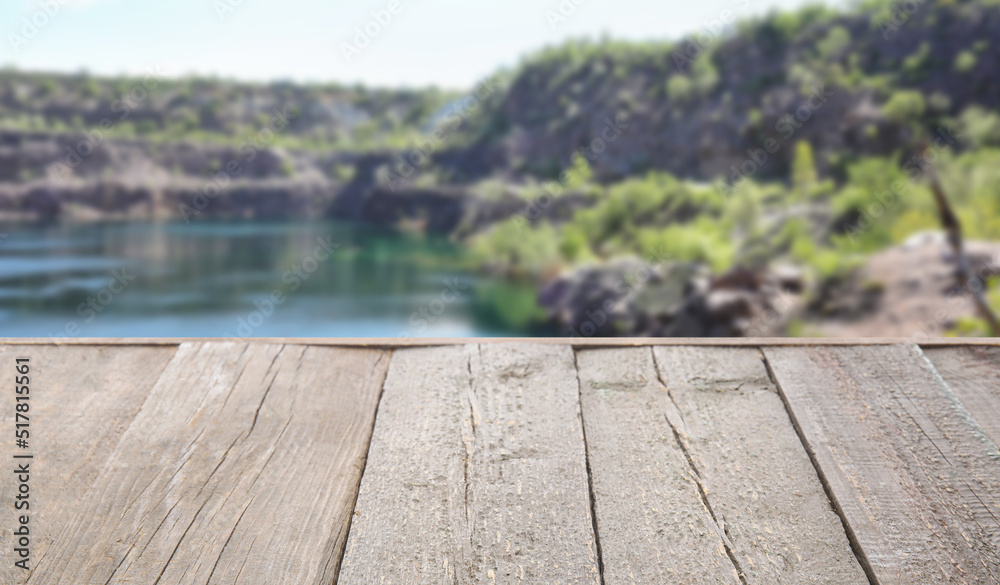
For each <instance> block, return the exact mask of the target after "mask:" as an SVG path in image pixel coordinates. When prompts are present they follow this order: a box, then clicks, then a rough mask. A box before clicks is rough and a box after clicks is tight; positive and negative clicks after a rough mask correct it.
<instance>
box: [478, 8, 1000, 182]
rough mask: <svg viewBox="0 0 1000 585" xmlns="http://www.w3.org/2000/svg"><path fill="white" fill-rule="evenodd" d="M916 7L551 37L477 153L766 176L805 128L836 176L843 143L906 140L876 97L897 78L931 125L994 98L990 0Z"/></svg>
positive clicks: (846, 147) (888, 94) (524, 166)
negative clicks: (628, 39)
mask: <svg viewBox="0 0 1000 585" xmlns="http://www.w3.org/2000/svg"><path fill="white" fill-rule="evenodd" d="M916 5H918V6H919V7H918V8H917V9H916V11H914V12H912V14H911V11H910V5H905V4H904V3H893V5H892V6H890V5H889V4H888V3H886V4H884V5H882V8H880V9H871V10H858V11H856V12H855V13H853V14H844V15H823V14H822V10H812V13H814V16H812V17H810V16H808V14H807V13H808V11H807V13H800V14H799V15H791V14H785V15H783V16H782V17H773V18H763V19H759V20H757V21H755V22H752V23H745V24H746V26H741V27H739V30H738V32H735V33H734V34H732V35H723V36H718V35H715V34H708V35H707V36H708V37H709V38H708V40H707V42H706V41H704V40H702V41H699V39H704V37H705V36H706V34H707V33H706V31H700V33H701V36H700V37H695V38H693V39H688V40H684V41H681V42H680V43H678V44H677V45H675V46H670V45H667V44H664V45H657V44H652V45H649V46H646V47H642V48H636V47H629V46H627V45H626V46H622V45H621V44H620V43H618V44H616V43H614V42H609V43H607V45H600V44H593V45H586V44H582V45H579V46H573V47H567V48H553V49H551V50H549V51H546V52H543V53H542V54H540V55H538V56H536V58H534V59H531V60H529V61H528V62H527V64H526V65H525V66H524V67H523V68H522V70H521V71H519V74H518V75H517V76H516V77H515V79H514V80H513V82H512V84H511V87H510V89H509V91H508V92H507V93H506V94H504V95H503V96H502V99H498V100H496V101H495V102H491V104H490V107H489V108H488V109H487V110H486V111H485V113H484V115H483V118H484V119H483V122H482V124H480V128H479V130H480V135H479V136H480V142H479V144H478V147H479V150H478V154H479V155H480V158H481V160H483V161H486V160H492V161H497V160H503V161H505V163H504V164H505V165H506V166H507V167H510V168H514V169H520V170H522V171H524V172H528V173H541V174H543V175H544V174H551V173H552V172H556V173H557V172H559V171H560V170H562V169H565V168H567V167H568V166H569V164H570V160H571V157H572V156H573V154H574V153H577V152H583V153H584V154H585V155H586V156H587V157H588V158H589V159H590V162H591V165H592V166H593V167H594V170H595V172H596V173H597V175H598V176H599V177H601V178H604V179H613V178H617V177H622V176H626V175H629V174H634V173H636V172H643V171H645V170H646V169H651V168H652V169H660V170H665V171H668V172H670V173H672V174H674V175H676V176H678V177H682V178H692V179H697V180H713V179H714V178H715V177H718V176H723V177H726V178H727V179H728V178H731V176H732V175H733V173H734V170H735V171H736V172H738V173H739V174H740V175H752V176H755V177H758V178H765V179H766V178H784V177H786V176H787V174H788V170H789V167H790V164H791V160H792V154H793V151H794V148H792V147H793V146H794V143H795V142H797V141H800V140H804V141H807V142H809V143H810V144H812V146H813V148H814V149H815V150H816V161H817V165H818V166H819V170H820V172H821V173H822V174H834V175H836V173H837V172H839V171H841V170H842V169H840V168H839V167H838V166H837V165H838V164H839V163H838V161H840V160H841V159H842V158H843V155H844V154H845V153H846V154H848V155H849V157H858V156H866V155H889V154H891V153H893V152H894V151H895V150H896V149H897V148H899V146H900V143H901V142H905V141H906V140H908V139H909V130H908V127H909V124H910V122H911V121H912V120H900V119H899V118H898V117H897V116H895V115H891V114H889V113H887V111H888V110H887V108H886V107H885V106H886V104H888V103H889V102H890V100H891V98H892V97H893V94H894V93H895V92H898V91H900V90H910V91H913V92H916V93H918V94H919V95H921V96H923V97H924V98H925V100H926V108H923V106H921V111H922V112H923V115H922V116H917V117H918V118H921V121H922V122H924V123H927V124H929V125H930V126H932V127H934V126H937V125H938V123H937V122H934V121H932V120H931V118H932V117H934V116H938V117H941V116H954V115H956V114H958V113H960V112H962V111H963V110H964V109H965V108H967V107H969V106H972V105H978V106H982V107H984V108H987V109H992V110H995V109H997V108H998V107H1000V78H998V77H997V76H996V74H995V63H997V61H998V60H1000V43H997V42H996V37H997V31H998V27H1000V6H997V5H995V4H989V3H987V2H968V1H961V0H959V1H958V2H950V3H919V2H918V3H917V4H916ZM963 59H964V64H961V63H962V60H963ZM768 141H773V142H771V143H770V144H771V148H766V147H767V145H768V144H769V142H768ZM465 164H466V165H468V164H469V163H468V162H466V163H465ZM495 165H496V163H495V162H494V163H493V166H494V168H495Z"/></svg>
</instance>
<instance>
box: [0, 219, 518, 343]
mask: <svg viewBox="0 0 1000 585" xmlns="http://www.w3.org/2000/svg"><path fill="white" fill-rule="evenodd" d="M0 232H6V233H8V234H9V235H8V237H6V238H5V239H3V240H2V241H0V334H2V335H6V336H53V335H54V336H178V337H182V336H211V337H214V336H232V335H238V336H249V335H252V336H256V337H262V336H340V337H345V336H348V337H354V336H357V337H362V336H364V337H368V336H378V337H394V336H398V335H401V334H402V335H413V336H452V335H454V336H467V335H504V334H510V333H515V332H514V331H511V330H510V329H509V328H505V327H503V326H502V325H500V324H499V323H495V322H492V323H491V322H489V320H488V319H487V318H485V317H484V316H483V315H485V314H488V313H492V312H493V311H490V310H488V309H487V310H484V309H483V308H482V307H477V306H476V294H475V291H476V290H477V289H479V288H480V287H482V286H484V285H486V286H488V285H489V283H484V282H481V281H478V280H477V279H475V278H474V277H472V276H470V275H469V274H468V273H466V272H465V271H464V270H463V269H462V267H463V258H462V253H461V250H460V249H459V248H458V247H457V246H455V245H453V244H451V243H450V242H448V241H447V240H445V239H443V238H436V237H430V236H422V235H415V234H396V233H389V232H386V231H382V230H378V229H375V228H372V227H367V226H358V225H355V224H344V223H336V222H289V223H248V222H238V223H197V224H191V225H187V224H183V223H168V224H135V223H130V224H120V223H119V224H84V225H48V226H41V225H39V226H31V227H23V226H14V227H11V226H8V227H5V228H0ZM449 291H450V292H449Z"/></svg>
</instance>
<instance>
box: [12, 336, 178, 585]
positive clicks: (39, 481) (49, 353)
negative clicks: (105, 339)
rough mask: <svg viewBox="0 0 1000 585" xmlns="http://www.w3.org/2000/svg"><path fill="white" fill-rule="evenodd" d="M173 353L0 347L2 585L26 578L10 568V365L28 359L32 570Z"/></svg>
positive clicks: (159, 349) (169, 350)
mask: <svg viewBox="0 0 1000 585" xmlns="http://www.w3.org/2000/svg"><path fill="white" fill-rule="evenodd" d="M174 349H175V348H173V347H169V346H166V347H155V348H153V347H150V348H142V347H121V348H116V347H87V346H74V347H56V346H11V345H7V346H0V368H2V371H3V372H4V373H5V381H6V382H8V384H5V385H4V389H5V390H8V389H9V392H5V393H4V395H3V397H2V402H3V407H2V408H0V412H2V413H3V419H2V422H0V428H2V430H3V434H2V436H3V441H2V442H0V456H2V457H3V460H4V462H5V467H10V470H8V471H7V472H6V473H2V474H0V502H3V504H2V506H3V508H2V509H3V511H4V512H3V514H2V515H0V530H2V531H3V535H2V537H0V543H2V546H0V582H2V583H10V584H14V583H23V582H24V580H25V579H27V577H28V572H27V571H22V570H21V569H16V568H15V567H14V561H15V555H14V550H13V546H11V544H10V541H9V537H10V535H11V534H12V532H13V530H14V528H15V527H14V517H15V512H14V510H13V506H12V504H11V503H12V502H13V501H14V494H15V493H16V492H15V490H16V489H17V486H16V482H15V476H14V474H13V473H11V471H13V467H11V465H12V464H11V463H10V462H11V461H13V456H14V455H15V452H14V451H15V450H16V449H15V447H14V445H13V443H14V432H13V431H14V422H15V421H14V392H13V388H11V386H13V383H14V376H15V371H14V363H15V362H14V360H15V359H17V358H22V357H27V358H30V360H31V361H30V362H29V364H30V373H29V376H28V377H29V380H28V382H29V388H30V392H31V393H30V395H29V396H30V399H29V404H30V410H29V412H28V413H27V414H28V416H29V417H30V419H29V424H30V425H31V427H30V428H29V431H30V432H31V436H30V437H29V439H28V441H29V443H28V447H29V448H28V449H26V450H17V451H19V452H18V453H17V454H24V453H31V454H32V455H34V459H32V460H31V461H30V464H29V468H30V470H31V473H30V482H29V485H30V488H31V492H30V499H29V500H28V502H29V505H30V509H29V510H28V511H29V512H30V518H31V520H30V522H29V529H30V531H31V534H30V538H31V544H30V547H29V548H30V550H31V558H30V562H29V563H28V566H29V567H31V568H32V569H34V568H35V567H36V566H37V564H38V561H39V559H41V558H44V557H45V555H46V554H47V552H48V549H49V547H50V546H51V544H52V541H53V540H54V539H55V537H56V536H57V535H58V534H59V533H60V532H62V530H63V526H64V525H65V524H66V522H67V521H68V520H69V518H70V516H71V515H72V514H73V512H74V511H76V510H77V509H78V507H79V503H80V499H81V498H82V497H83V496H84V494H85V493H86V491H87V488H89V487H90V485H91V484H92V483H93V481H94V479H95V478H96V477H97V474H98V472H99V471H100V470H101V468H103V467H104V462H105V461H106V460H107V458H108V455H109V454H110V452H111V449H113V448H114V445H116V444H117V443H118V440H119V438H120V437H121V435H122V433H124V432H125V429H126V428H127V427H128V424H129V422H130V421H131V420H132V418H133V417H134V416H135V414H136V412H138V411H139V407H140V406H141V405H142V403H143V402H144V401H145V400H146V397H147V395H148V393H149V391H150V389H151V388H152V387H153V384H155V383H156V380H157V378H159V376H160V374H161V373H162V372H163V369H164V368H165V367H166V366H167V362H168V361H169V360H170V358H171V356H173V354H174Z"/></svg>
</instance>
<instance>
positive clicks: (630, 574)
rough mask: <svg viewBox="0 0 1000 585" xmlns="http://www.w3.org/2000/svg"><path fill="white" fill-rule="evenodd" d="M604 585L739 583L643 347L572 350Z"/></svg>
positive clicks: (722, 535)
mask: <svg viewBox="0 0 1000 585" xmlns="http://www.w3.org/2000/svg"><path fill="white" fill-rule="evenodd" d="M577 363H578V367H579V375H580V390H581V404H582V406H583V420H584V428H585V429H586V436H587V451H588V459H589V463H590V469H591V481H592V484H593V492H594V509H595V511H596V517H597V534H598V538H599V539H600V544H601V558H602V561H603V565H604V583H606V584H607V585H619V584H624V583H678V584H696V583H729V584H736V585H738V584H739V583H740V582H741V579H740V577H739V571H738V569H737V566H736V564H735V563H734V560H733V559H732V558H731V557H730V553H731V551H730V550H729V549H728V548H727V541H726V536H725V533H724V531H723V530H722V529H721V528H720V526H719V524H718V523H716V521H715V519H714V518H713V516H712V512H711V510H710V508H709V505H708V503H707V501H706V500H705V499H704V497H703V494H702V492H701V487H700V483H699V477H698V475H697V472H696V471H695V469H694V468H693V467H692V465H691V463H690V462H689V460H688V458H687V456H686V454H685V452H684V449H683V448H682V446H681V444H680V443H679V442H678V440H677V436H676V435H675V434H674V432H673V426H672V424H676V423H671V422H670V421H669V420H668V418H671V419H673V420H674V421H679V418H680V416H679V415H678V413H677V412H676V409H675V408H674V407H673V404H672V403H671V402H670V397H669V395H668V393H667V391H666V388H664V387H663V385H661V384H660V383H659V380H658V378H657V373H656V366H655V364H654V363H653V354H652V351H651V350H650V349H649V348H637V349H606V350H587V351H580V352H579V353H578V354H577Z"/></svg>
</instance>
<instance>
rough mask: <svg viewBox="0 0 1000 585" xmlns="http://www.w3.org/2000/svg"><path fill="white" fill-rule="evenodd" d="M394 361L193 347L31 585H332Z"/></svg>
mask: <svg viewBox="0 0 1000 585" xmlns="http://www.w3.org/2000/svg"><path fill="white" fill-rule="evenodd" d="M387 357H388V356H387V354H385V353H383V352H379V351H367V350H343V349H333V348H307V347H282V346H274V345H261V344H251V345H246V344H234V343H196V344H185V345H182V346H181V347H180V348H178V350H177V353H176V355H175V356H174V359H173V360H172V361H171V362H170V364H169V365H168V366H167V368H166V370H165V371H164V373H163V375H162V376H161V377H160V380H159V381H158V383H157V384H156V386H155V387H154V388H153V390H152V391H151V392H150V395H149V398H148V399H147V400H146V402H145V403H144V404H143V405H142V409H141V410H140V412H139V413H138V415H136V417H135V419H134V420H133V421H132V424H131V425H130V426H129V428H128V430H127V431H126V432H125V434H124V435H123V436H122V439H121V441H120V442H119V444H118V445H117V447H116V448H115V449H114V452H113V453H112V454H111V457H110V458H109V460H108V463H107V465H106V466H105V467H104V469H103V471H102V473H101V475H100V477H99V479H98V480H97V482H96V483H95V484H94V486H93V487H92V488H91V489H90V490H89V492H88V494H87V496H86V497H85V498H84V500H83V502H82V503H81V506H80V511H79V512H78V513H77V515H76V516H75V517H74V518H73V520H72V521H71V522H70V523H69V525H68V526H67V528H66V530H65V531H64V533H63V534H62V535H61V536H60V537H59V538H57V539H56V541H55V543H54V544H53V546H52V547H51V549H50V552H49V554H48V555H47V556H46V557H45V558H44V559H43V560H42V563H41V564H40V565H39V567H38V569H37V571H36V572H35V573H34V574H33V575H32V577H31V579H30V580H29V583H109V584H115V583H149V584H156V583H185V584H189V583H190V584H203V583H226V584H258V583H260V584H263V583H301V584H310V583H317V584H318V583H323V584H327V583H330V582H332V581H333V580H334V578H335V575H336V571H337V568H338V562H339V558H340V551H339V547H341V546H342V543H343V542H344V540H345V538H346V530H347V526H348V522H349V520H350V514H351V510H352V508H353V502H354V498H355V495H356V488H357V482H358V480H359V478H360V474H361V469H362V467H363V462H364V458H365V454H366V450H367V445H368V437H369V434H370V429H371V426H372V424H373V420H374V415H375V409H376V406H377V401H378V396H379V392H380V387H381V382H382V380H383V378H384V372H385V369H386V367H387V364H388V359H387Z"/></svg>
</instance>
